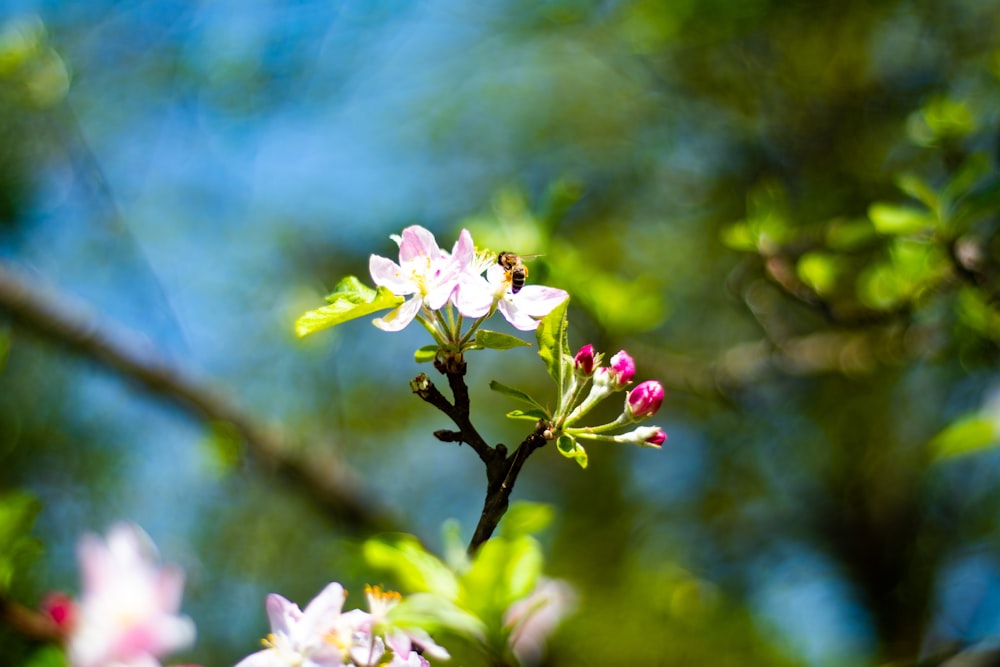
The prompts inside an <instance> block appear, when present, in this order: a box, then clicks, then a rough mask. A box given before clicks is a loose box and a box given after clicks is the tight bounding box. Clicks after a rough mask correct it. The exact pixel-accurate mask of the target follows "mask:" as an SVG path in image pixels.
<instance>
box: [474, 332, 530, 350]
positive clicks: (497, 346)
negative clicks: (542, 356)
mask: <svg viewBox="0 0 1000 667" xmlns="http://www.w3.org/2000/svg"><path fill="white" fill-rule="evenodd" d="M475 344H476V347H479V348H483V349H488V350H510V349H513V348H515V347H531V343H529V342H527V341H524V340H521V339H520V338H518V337H517V336H511V335H510V334H505V333H500V332H499V331H487V330H486V329H480V330H479V331H477V332H476V343H475Z"/></svg>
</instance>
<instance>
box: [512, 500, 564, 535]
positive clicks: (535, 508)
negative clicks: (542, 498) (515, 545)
mask: <svg viewBox="0 0 1000 667" xmlns="http://www.w3.org/2000/svg"><path fill="white" fill-rule="evenodd" d="M554 516H555V512H554V511H553V509H552V506H551V505H546V504H545V503H531V502H527V501H519V502H516V503H513V504H512V505H511V506H510V509H508V510H507V514H506V515H504V518H503V522H502V523H501V524H500V534H501V535H502V536H503V537H506V538H507V539H514V538H516V537H521V536H522V535H531V534H532V533H537V532H539V531H541V530H544V529H545V528H547V527H548V526H549V524H551V523H552V518H553V517H554Z"/></svg>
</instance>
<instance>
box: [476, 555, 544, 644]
mask: <svg viewBox="0 0 1000 667" xmlns="http://www.w3.org/2000/svg"><path fill="white" fill-rule="evenodd" d="M543 561H544V557H543V555H542V548H541V546H540V545H539V543H538V541H537V540H535V539H534V538H532V537H528V536H522V537H519V538H516V539H506V538H504V537H494V538H492V539H490V540H487V541H486V543H485V544H483V545H482V546H481V547H480V548H479V550H478V551H477V552H476V555H475V556H474V557H473V560H472V567H471V568H469V570H468V572H466V573H465V574H464V575H463V576H462V578H461V581H462V597H461V598H460V599H459V600H458V603H459V605H460V606H462V607H463V608H465V609H468V610H470V611H472V612H473V613H474V614H476V615H477V616H478V617H479V618H482V619H484V620H486V621H487V624H488V625H489V626H490V627H489V629H490V630H493V629H494V627H496V626H495V625H494V623H490V619H496V620H497V621H499V620H500V619H501V618H502V616H503V613H504V611H506V609H507V608H508V607H509V606H510V605H511V603H513V602H514V601H515V600H519V599H520V598H522V597H524V596H525V595H527V594H528V593H530V592H531V590H532V589H533V588H534V586H535V583H536V582H537V581H538V576H539V575H540V574H541V569H542V563H543ZM496 625H499V623H497V624H496Z"/></svg>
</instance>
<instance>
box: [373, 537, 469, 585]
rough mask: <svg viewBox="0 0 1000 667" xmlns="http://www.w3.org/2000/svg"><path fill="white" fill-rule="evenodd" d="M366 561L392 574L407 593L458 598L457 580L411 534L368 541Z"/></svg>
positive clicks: (446, 567)
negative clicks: (428, 593)
mask: <svg viewBox="0 0 1000 667" xmlns="http://www.w3.org/2000/svg"><path fill="white" fill-rule="evenodd" d="M362 553H363V554H364V558H365V561H367V562H368V564H369V565H371V566H372V567H375V568H379V569H382V570H386V571H388V572H391V573H393V574H394V575H395V577H396V578H397V579H398V580H399V584H400V587H401V588H403V589H405V590H408V591H418V592H425V591H427V592H434V593H438V594H440V595H443V596H444V597H446V598H448V599H449V600H454V599H456V598H457V597H458V591H459V586H458V579H457V578H456V577H455V573H454V572H452V571H451V570H450V569H449V568H448V566H447V565H445V564H444V563H443V562H441V560H440V559H438V558H437V556H435V555H434V554H432V553H430V552H428V551H427V550H426V549H424V547H423V545H421V544H420V541H419V540H417V538H415V537H413V536H412V535H402V534H399V535H388V536H382V537H377V538H373V539H370V540H367V541H366V542H365V543H364V546H363V547H362Z"/></svg>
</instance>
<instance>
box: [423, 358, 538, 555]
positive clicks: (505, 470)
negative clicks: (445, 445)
mask: <svg viewBox="0 0 1000 667" xmlns="http://www.w3.org/2000/svg"><path fill="white" fill-rule="evenodd" d="M435 367H436V368H437V369H438V371H440V372H441V373H442V374H444V375H445V376H446V377H447V378H448V385H449V386H450V387H451V391H452V396H453V397H454V402H451V401H449V400H448V399H447V398H445V396H444V395H443V394H442V393H441V392H440V391H439V390H438V388H437V387H435V386H434V383H433V382H431V380H430V378H428V377H427V375H426V374H425V373H421V374H420V375H418V376H417V377H416V378H415V379H414V380H413V381H412V382H411V383H410V388H411V389H412V390H413V393H415V394H416V395H417V396H419V397H420V398H421V399H423V400H424V401H426V402H427V403H430V404H431V405H433V406H434V407H436V408H437V409H438V410H440V411H441V412H443V413H444V414H446V415H447V416H448V417H450V418H451V420H452V421H453V422H454V423H455V426H457V427H458V429H459V430H458V431H450V430H439V431H435V432H434V436H435V437H436V438H437V439H438V440H441V441H442V442H464V443H467V444H468V445H469V446H470V447H472V448H473V450H475V452H476V454H478V455H479V458H480V459H481V460H482V462H483V463H484V464H485V465H486V500H485V502H484V503H483V511H482V514H481V515H480V516H479V523H478V524H477V525H476V530H475V533H473V536H472V540H471V541H470V542H469V553H470V554H471V553H474V552H475V551H476V550H477V549H478V548H479V547H480V546H481V545H482V544H483V543H484V542H486V540H488V539H489V538H490V537H491V536H492V535H493V531H494V530H496V527H497V525H499V523H500V519H502V518H503V515H504V514H505V513H506V512H507V507H508V506H509V504H510V494H511V492H512V491H513V490H514V483H515V482H516V481H517V476H518V474H520V472H521V468H522V467H523V466H524V462H525V461H527V460H528V457H529V456H531V454H532V452H534V451H535V450H536V449H538V448H539V447H541V446H543V445H544V444H545V443H546V442H548V440H547V439H546V438H545V436H544V435H543V433H544V432H545V430H546V429H547V425H546V424H545V423H544V422H539V424H538V425H537V426H536V428H535V430H534V431H533V432H532V433H531V434H530V435H529V436H528V437H527V438H525V439H524V441H523V442H522V443H521V445H520V446H519V447H518V448H517V449H515V450H514V453H513V454H511V455H509V456H508V455H507V447H506V446H505V445H504V444H502V443H501V444H497V446H496V447H491V446H490V445H489V444H488V443H487V442H486V441H485V440H484V439H483V437H482V436H481V435H480V434H479V432H478V431H477V430H476V428H475V426H473V424H472V421H471V419H470V417H469V415H470V404H469V389H468V386H467V385H466V384H465V371H466V365H465V361H464V360H463V359H461V358H450V359H446V360H439V361H436V362H435Z"/></svg>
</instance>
